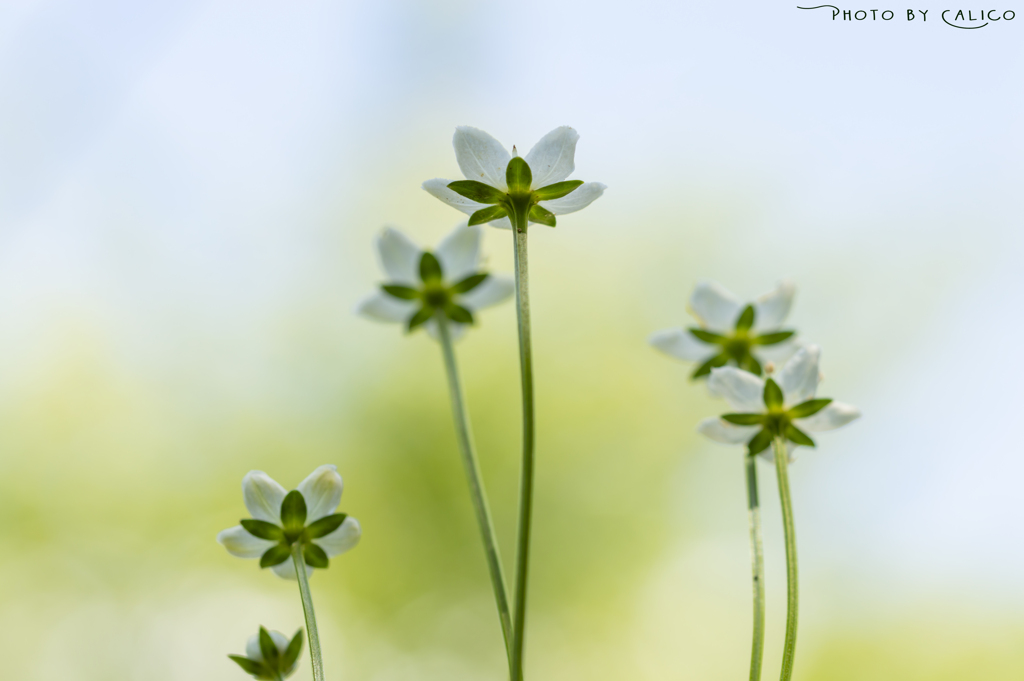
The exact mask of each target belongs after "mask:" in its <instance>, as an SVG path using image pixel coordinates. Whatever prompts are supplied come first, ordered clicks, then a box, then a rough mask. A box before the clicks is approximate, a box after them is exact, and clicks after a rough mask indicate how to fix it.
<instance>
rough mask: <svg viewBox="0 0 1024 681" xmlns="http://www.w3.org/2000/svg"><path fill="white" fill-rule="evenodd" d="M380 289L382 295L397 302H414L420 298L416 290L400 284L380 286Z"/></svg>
mask: <svg viewBox="0 0 1024 681" xmlns="http://www.w3.org/2000/svg"><path fill="white" fill-rule="evenodd" d="M381 289H383V291H384V293H386V294H388V295H389V296H392V297H394V298H398V299H399V300H416V299H417V298H419V297H420V292H419V291H417V290H416V289H414V288H412V287H409V286H402V285H400V284H382V285H381Z"/></svg>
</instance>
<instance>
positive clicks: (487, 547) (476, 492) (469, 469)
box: [436, 311, 512, 664]
mask: <svg viewBox="0 0 1024 681" xmlns="http://www.w3.org/2000/svg"><path fill="white" fill-rule="evenodd" d="M436 320H437V330H438V335H439V336H440V337H441V350H442V351H443V353H444V366H445V369H446V370H447V372H448V390H449V392H450V393H451V399H452V416H453V417H454V419H455V435H456V437H457V439H458V441H459V451H460V452H461V453H462V463H463V465H464V466H465V468H466V478H467V480H468V481H469V495H470V497H471V498H472V500H473V510H474V511H476V522H477V524H478V525H479V526H480V536H481V539H483V542H484V553H485V554H486V555H487V567H488V569H489V570H490V573H491V584H492V585H493V586H494V600H495V601H496V602H497V604H498V618H499V619H500V620H501V633H502V637H503V639H504V641H505V653H506V654H507V655H508V657H509V664H511V662H512V616H511V613H510V610H509V606H508V588H507V587H506V586H505V574H504V572H503V571H502V568H501V555H500V553H499V551H498V540H497V539H496V537H495V532H494V523H493V522H492V521H491V511H490V509H489V508H488V505H487V493H486V492H485V491H484V482H483V480H482V479H481V477H480V464H479V463H478V462H477V458H476V451H475V450H474V447H473V434H472V431H471V430H470V425H469V414H468V413H467V412H466V404H465V401H464V400H463V396H462V381H461V380H460V379H459V367H458V365H457V364H456V363H455V350H454V348H453V347H452V335H451V329H449V328H448V319H447V317H446V316H445V314H444V312H440V311H439V312H438V313H437V315H436Z"/></svg>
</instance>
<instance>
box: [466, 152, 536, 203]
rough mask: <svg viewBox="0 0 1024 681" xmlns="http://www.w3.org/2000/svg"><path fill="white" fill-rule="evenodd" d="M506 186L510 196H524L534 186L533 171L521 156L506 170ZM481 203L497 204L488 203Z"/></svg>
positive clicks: (515, 158) (513, 159)
mask: <svg viewBox="0 0 1024 681" xmlns="http://www.w3.org/2000/svg"><path fill="white" fill-rule="evenodd" d="M505 184H507V185H508V193H509V194H513V195H515V194H519V195H522V194H526V193H527V192H529V191H530V185H532V184H533V171H531V170H530V165H529V164H528V163H527V162H526V160H525V159H523V158H522V157H521V156H514V157H513V158H512V160H511V161H509V162H508V167H506V168H505ZM449 186H451V185H449ZM495 191H497V190H495ZM467 198H468V197H467ZM502 198H504V197H502ZM481 203H496V202H495V201H487V202H481Z"/></svg>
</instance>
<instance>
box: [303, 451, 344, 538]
mask: <svg viewBox="0 0 1024 681" xmlns="http://www.w3.org/2000/svg"><path fill="white" fill-rule="evenodd" d="M296 489H298V490H299V491H300V492H302V498H303V499H305V501H306V524H307V525H309V524H310V523H313V522H316V521H317V520H320V519H321V518H323V517H324V516H328V515H331V514H332V513H334V509H336V508H338V504H339V503H341V489H342V484H341V476H340V475H338V467H337V466H334V465H331V464H326V465H324V466H320V467H319V468H317V469H316V470H315V471H313V472H312V473H310V474H309V476H307V477H306V479H305V480H303V481H302V482H300V483H299V486H298V487H297V488H296Z"/></svg>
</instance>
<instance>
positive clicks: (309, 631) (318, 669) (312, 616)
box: [292, 542, 324, 681]
mask: <svg viewBox="0 0 1024 681" xmlns="http://www.w3.org/2000/svg"><path fill="white" fill-rule="evenodd" d="M292 562H293V563H295V576H296V577H297V578H298V580H299V595H300V596H301V597H302V613H303V614H304V615H305V616H306V635H307V636H308V637H309V659H310V661H312V663H313V681H324V662H323V659H322V657H321V654H320V634H319V633H318V632H317V630H316V613H315V612H313V595H312V594H311V593H310V592H309V578H308V577H306V561H304V560H303V559H302V543H301V542H295V543H293V544H292Z"/></svg>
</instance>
